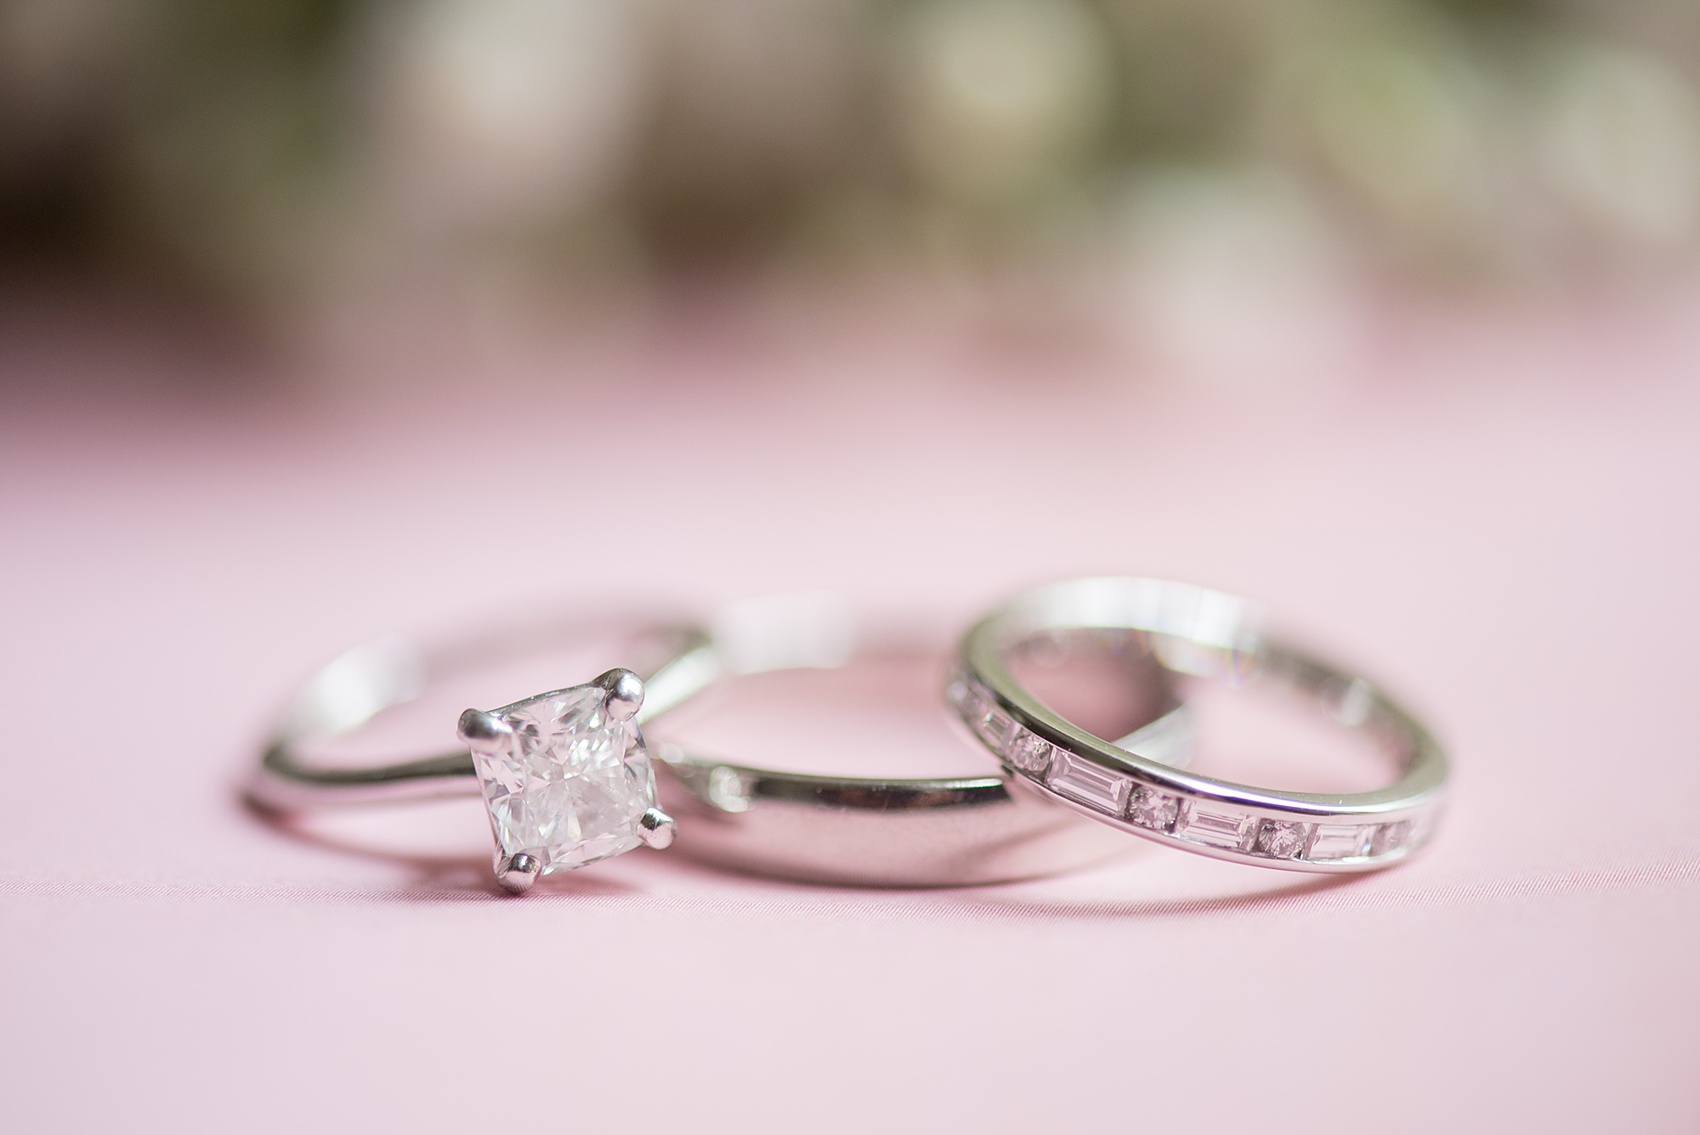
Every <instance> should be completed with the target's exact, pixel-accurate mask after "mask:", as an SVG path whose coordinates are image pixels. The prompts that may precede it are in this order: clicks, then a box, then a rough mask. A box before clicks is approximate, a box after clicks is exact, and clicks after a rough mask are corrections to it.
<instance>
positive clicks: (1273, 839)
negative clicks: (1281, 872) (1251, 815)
mask: <svg viewBox="0 0 1700 1135" xmlns="http://www.w3.org/2000/svg"><path fill="white" fill-rule="evenodd" d="M1310 832H1311V825H1310V824H1307V823H1302V822H1299V821H1295V820H1264V821H1263V823H1262V825H1261V826H1260V827H1259V828H1258V829H1257V842H1256V843H1255V844H1254V845H1253V848H1252V849H1253V850H1254V851H1256V852H1257V854H1259V855H1267V856H1268V857H1269V858H1271V859H1297V858H1299V857H1300V856H1302V855H1303V854H1304V852H1305V844H1307V843H1309V842H1310Z"/></svg>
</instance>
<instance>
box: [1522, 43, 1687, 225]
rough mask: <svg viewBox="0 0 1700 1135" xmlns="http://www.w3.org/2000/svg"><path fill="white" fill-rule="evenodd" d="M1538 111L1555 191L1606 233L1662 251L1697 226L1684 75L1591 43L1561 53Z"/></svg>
mask: <svg viewBox="0 0 1700 1135" xmlns="http://www.w3.org/2000/svg"><path fill="white" fill-rule="evenodd" d="M1547 80H1548V82H1547V97H1546V98H1545V100H1544V101H1543V104H1542V105H1541V106H1540V107H1539V109H1538V122H1537V125H1538V130H1539V151H1540V156H1541V158H1542V160H1543V163H1544V165H1545V168H1546V170H1547V172H1548V174H1549V177H1550V180H1551V183H1552V185H1553V188H1554V189H1555V190H1557V192H1558V193H1559V195H1560V196H1561V197H1562V198H1564V199H1566V200H1568V201H1569V202H1570V203H1572V204H1573V205H1574V206H1575V207H1576V208H1578V209H1580V210H1581V211H1582V213H1583V214H1584V215H1585V216H1586V217H1588V218H1589V219H1590V220H1593V221H1594V222H1596V224H1598V225H1600V226H1602V227H1603V228H1605V229H1606V230H1607V231H1608V233H1609V235H1610V236H1612V237H1614V238H1616V239H1618V240H1620V241H1627V242H1629V243H1630V244H1632V245H1634V246H1636V247H1637V248H1639V249H1644V250H1651V251H1661V250H1670V249H1674V248H1677V247H1679V246H1681V245H1683V244H1685V243H1687V242H1688V241H1690V240H1691V239H1692V238H1693V237H1694V235H1695V230H1696V223H1697V220H1700V106H1697V105H1696V101H1695V95H1694V92H1693V90H1692V89H1691V88H1690V87H1689V86H1688V84H1687V83H1685V82H1684V81H1683V79H1682V77H1681V76H1680V75H1678V74H1676V73H1675V72H1673V71H1672V70H1671V69H1670V68H1668V67H1666V66H1665V65H1664V64H1663V63H1661V62H1660V61H1659V60H1657V59H1654V58H1652V57H1650V56H1647V55H1643V54H1636V53H1631V52H1628V51H1623V50H1613V49H1609V48H1605V47H1599V46H1588V47H1579V48H1577V49H1575V50H1572V51H1569V52H1566V53H1564V54H1563V55H1561V56H1559V57H1558V58H1557V59H1556V60H1555V61H1554V62H1553V63H1552V65H1551V67H1550V70H1549V73H1548V75H1547Z"/></svg>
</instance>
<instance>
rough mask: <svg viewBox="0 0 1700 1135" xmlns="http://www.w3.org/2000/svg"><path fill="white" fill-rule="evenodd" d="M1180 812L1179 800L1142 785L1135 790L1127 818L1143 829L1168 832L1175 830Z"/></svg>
mask: <svg viewBox="0 0 1700 1135" xmlns="http://www.w3.org/2000/svg"><path fill="white" fill-rule="evenodd" d="M1180 810H1181V802H1180V800H1179V799H1178V798H1176V797H1174V796H1170V795H1169V794H1168V793H1167V792H1158V791H1157V790H1156V789H1155V788H1146V787H1145V786H1144V785H1141V786H1139V787H1138V788H1136V789H1134V790H1133V803H1132V804H1131V805H1129V807H1128V810H1127V818H1128V819H1130V820H1132V821H1133V822H1134V823H1136V824H1138V825H1139V826H1140V827H1142V828H1150V829H1152V830H1153V831H1159V832H1166V831H1170V830H1172V829H1173V828H1174V826H1175V817H1176V816H1178V815H1179V814H1180Z"/></svg>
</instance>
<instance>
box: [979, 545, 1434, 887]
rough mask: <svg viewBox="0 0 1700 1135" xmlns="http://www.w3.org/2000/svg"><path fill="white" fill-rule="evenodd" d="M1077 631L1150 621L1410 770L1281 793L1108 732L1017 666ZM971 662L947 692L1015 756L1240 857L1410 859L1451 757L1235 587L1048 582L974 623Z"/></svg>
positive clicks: (1272, 862)
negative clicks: (1017, 651)
mask: <svg viewBox="0 0 1700 1135" xmlns="http://www.w3.org/2000/svg"><path fill="white" fill-rule="evenodd" d="M1080 630H1102V631H1125V632H1136V633H1138V634H1140V635H1142V636H1146V637H1147V638H1148V640H1149V642H1150V643H1151V645H1152V648H1153V649H1154V651H1155V654H1156V656H1157V657H1158V658H1159V659H1161V660H1162V662H1163V664H1164V665H1165V666H1167V667H1168V668H1170V669H1171V670H1174V671H1176V672H1177V673H1182V674H1189V675H1197V676H1206V677H1219V678H1223V679H1226V680H1228V681H1230V682H1232V683H1234V684H1236V685H1243V684H1248V683H1251V682H1269V683H1273V684H1275V685H1278V686H1281V687H1284V688H1285V689H1287V690H1289V691H1291V692H1293V693H1296V694H1298V695H1300V696H1303V697H1305V698H1307V699H1308V700H1310V701H1311V702H1313V703H1314V704H1316V705H1317V706H1318V708H1320V709H1321V710H1322V711H1324V712H1325V713H1327V714H1328V715H1329V716H1330V717H1331V718H1333V719H1334V720H1335V721H1337V722H1339V723H1340V724H1342V725H1344V726H1346V727H1349V728H1352V729H1355V730H1358V731H1361V732H1363V733H1365V734H1367V735H1368V736H1369V737H1371V738H1372V739H1373V740H1375V741H1376V742H1377V743H1378V744H1379V745H1380V746H1381V747H1382V748H1384V749H1387V750H1390V751H1391V752H1392V753H1393V754H1394V755H1395V756H1396V757H1397V759H1398V762H1399V765H1400V770H1401V771H1400V773H1399V775H1398V778H1397V779H1396V781H1395V782H1394V783H1393V784H1391V785H1389V786H1388V787H1386V788H1382V789H1378V790H1376V791H1373V792H1358V793H1343V794H1323V793H1306V792H1278V791H1273V790H1269V789H1263V788H1257V787H1253V786H1251V785H1244V784H1236V783H1233V782H1231V781H1225V780H1217V779H1213V778H1211V777H1207V776H1202V775H1200V774H1198V773H1194V772H1190V771H1187V770H1184V769H1180V768H1177V767H1174V766H1173V765H1172V764H1168V763H1165V762H1163V761H1162V760H1160V759H1154V758H1157V757H1159V756H1160V754H1159V753H1155V752H1153V751H1152V750H1151V749H1150V748H1149V746H1148V745H1147V744H1145V743H1143V742H1142V740H1141V739H1140V738H1137V737H1135V738H1128V739H1124V740H1123V741H1120V742H1115V743H1112V742H1109V741H1106V740H1104V739H1103V738H1101V737H1097V736H1095V735H1093V734H1092V733H1089V732H1087V731H1086V730H1083V729H1081V728H1079V727H1078V726H1076V725H1075V724H1074V723H1073V722H1071V721H1069V720H1067V719H1066V718H1064V717H1062V716H1060V715H1058V714H1057V713H1055V712H1054V711H1052V710H1051V709H1050V708H1049V707H1048V706H1047V705H1045V704H1044V703H1043V702H1041V701H1039V700H1038V699H1037V698H1036V697H1034V696H1033V695H1032V694H1030V693H1029V692H1028V691H1027V690H1026V689H1024V688H1023V687H1022V686H1021V684H1020V683H1019V682H1017V681H1016V680H1015V679H1014V678H1013V677H1012V676H1011V674H1010V671H1009V669H1008V667H1007V665H1006V661H1007V658H1008V656H1009V653H1010V651H1011V650H1013V649H1014V648H1016V647H1018V646H1020V645H1021V644H1023V643H1028V642H1032V641H1035V640H1037V639H1039V638H1040V637H1042V636H1044V635H1046V634H1050V633H1055V632H1059V631H1080ZM960 667H961V669H960V672H959V674H958V676H957V677H956V678H955V679H954V680H953V682H952V683H951V686H950V689H949V692H948V696H949V699H950V701H951V703H952V705H953V706H954V707H955V708H956V711H957V714H958V716H959V717H960V718H961V719H962V721H963V723H964V724H965V725H967V726H968V728H969V730H970V731H971V732H972V733H973V734H974V736H975V738H976V739H977V740H979V741H980V743H981V744H982V745H984V746H985V747H986V748H988V749H990V750H991V751H992V752H993V753H994V754H995V755H996V756H997V757H998V759H999V760H1000V761H1001V762H1002V763H1003V765H1004V767H1005V769H1006V770H1007V771H1008V772H1009V773H1010V774H1011V775H1012V776H1013V777H1015V778H1017V779H1018V781H1019V783H1021V784H1023V785H1025V786H1026V787H1028V788H1029V789H1031V790H1033V791H1034V792H1036V793H1037V794H1039V795H1042V796H1044V797H1047V798H1049V799H1051V800H1053V801H1056V802H1058V803H1061V804H1063V805H1065V806H1066V807H1068V808H1071V809H1073V810H1075V811H1077V812H1079V813H1082V814H1084V815H1087V816H1090V817H1092V818H1093V819H1095V820H1098V821H1099V822H1101V823H1103V824H1105V825H1107V826H1109V827H1111V828H1114V829H1117V830H1120V831H1125V832H1131V833H1133V834H1135V835H1140V836H1144V837H1145V838H1147V839H1152V840H1155V841H1157V842H1159V843H1164V844H1168V845H1169V846H1171V847H1179V848H1182V849H1184V850H1187V851H1192V852H1196V853H1198V854H1200V855H1207V856H1211V857H1213V858H1217V859H1226V860H1231V861H1233V862H1236V863H1249V864H1254V865H1256V866H1260V867H1273V868H1277V869H1280V870H1287V871H1309V872H1318V873H1343V872H1359V871H1374V870H1378V869H1380V868H1383V867H1389V866H1392V865H1393V864H1395V863H1398V862H1400V861H1402V860H1403V859H1405V858H1406V857H1407V856H1409V855H1410V854H1412V853H1413V852H1415V851H1416V850H1417V849H1418V848H1420V847H1421V846H1422V845H1423V844H1424V843H1426V842H1427V841H1428V839H1429V838H1430V837H1431V836H1432V835H1433V833H1434V828H1435V825H1436V822H1437V820H1438V818H1439V814H1440V809H1441V805H1442V799H1443V796H1444V790H1445V784H1446V773H1447V769H1446V758H1445V755H1444V754H1443V753H1442V751H1441V749H1440V746H1439V745H1438V744H1437V743H1436V742H1435V740H1434V738H1433V737H1431V736H1430V735H1429V733H1428V731H1427V730H1426V729H1424V728H1423V727H1422V725H1420V724H1419V723H1418V722H1417V721H1416V719H1415V718H1413V717H1412V716H1411V715H1410V714H1409V713H1407V712H1406V711H1405V710H1403V709H1401V708H1400V707H1399V706H1398V705H1397V704H1395V703H1394V702H1393V701H1391V700H1390V699H1389V698H1387V696H1386V695H1384V694H1383V693H1382V692H1381V691H1379V690H1378V689H1376V688H1375V687H1374V686H1372V685H1371V684H1369V683H1368V682H1367V681H1365V680H1364V679H1362V678H1359V677H1356V676H1353V675H1349V674H1345V673H1342V672H1340V671H1339V670H1336V669H1334V668H1333V667H1331V666H1328V665H1326V664H1324V663H1321V662H1318V661H1316V660H1314V659H1312V658H1310V657H1308V656H1307V655H1305V654H1303V653H1301V652H1299V651H1297V650H1294V649H1292V648H1291V647H1288V646H1286V645H1285V644H1283V643H1281V642H1279V641H1278V640H1274V639H1271V638H1268V637H1266V636H1264V635H1262V634H1261V633H1259V631H1258V629H1257V626H1256V624H1255V620H1254V619H1253V617H1252V613H1251V610H1250V608H1249V606H1248V605H1247V604H1246V603H1245V601H1244V600H1241V599H1238V598H1236V597H1234V596H1231V595H1225V594H1223V593H1221V592H1216V591H1210V590H1207V589H1205V588H1201V587H1193V586H1191V585H1188V584H1181V583H1170V582H1166V581H1163V580H1154V579H1136V578H1119V577H1118V578H1100V579H1080V580H1073V581H1069V582H1066V583H1059V584H1053V585H1051V586H1048V587H1041V588H1037V589H1035V590H1033V591H1030V592H1027V593H1026V594H1024V595H1021V596H1019V597H1018V598H1016V599H1015V600H1013V601H1012V602H1010V603H1009V604H1007V605H1006V606H1004V607H1003V608H1001V609H1000V610H998V611H996V612H994V613H993V614H991V615H990V616H988V617H986V618H985V619H983V620H981V621H980V622H979V623H977V624H976V625H975V626H974V627H973V628H972V629H971V630H969V632H968V634H967V635H966V636H965V637H964V639H963V641H962V646H961V655H960ZM1036 753H1037V754H1039V756H1038V757H1035V754H1036Z"/></svg>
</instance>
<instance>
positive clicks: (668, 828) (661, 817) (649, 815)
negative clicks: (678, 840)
mask: <svg viewBox="0 0 1700 1135" xmlns="http://www.w3.org/2000/svg"><path fill="white" fill-rule="evenodd" d="M678 832H679V825H678V824H677V823H675V822H674V820H673V817H672V816H669V815H668V814H667V813H666V812H663V811H662V810H661V809H660V808H651V809H649V811H647V812H645V813H644V814H643V815H642V816H640V817H639V818H638V838H639V839H641V840H643V842H645V843H647V844H648V845H649V846H651V847H653V848H655V850H657V851H660V850H661V849H662V848H664V847H671V846H672V844H673V837H674V836H675V835H677V834H678Z"/></svg>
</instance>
